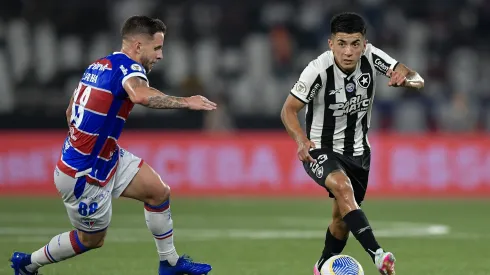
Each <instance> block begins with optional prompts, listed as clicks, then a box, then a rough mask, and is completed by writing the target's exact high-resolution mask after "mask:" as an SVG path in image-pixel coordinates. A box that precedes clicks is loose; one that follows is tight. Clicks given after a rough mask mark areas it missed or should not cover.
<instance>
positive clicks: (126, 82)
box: [11, 16, 216, 275]
mask: <svg viewBox="0 0 490 275" xmlns="http://www.w3.org/2000/svg"><path fill="white" fill-rule="evenodd" d="M165 32H166V26H165V24H164V23H163V22H162V21H160V20H158V19H152V18H149V17H146V16H133V17H131V18H129V19H128V20H127V21H126V22H125V23H124V26H123V28H122V31H121V34H122V49H121V51H120V52H115V53H113V54H110V55H108V56H106V57H103V58H101V59H99V60H97V61H95V62H94V63H92V64H91V65H90V66H88V68H87V69H86V70H85V73H84V74H83V76H82V78H81V80H80V82H79V84H78V87H77V88H76V89H75V91H74V93H73V96H72V99H71V100H70V105H69V106H68V109H67V112H66V115H67V122H68V125H69V129H70V130H69V134H68V135H67V137H66V139H65V141H64V144H63V148H62V152H61V156H60V158H59V161H58V163H57V165H56V168H55V171H54V182H55V185H56V187H57V189H58V191H59V193H60V194H61V196H62V199H63V202H64V204H65V206H66V209H67V212H68V216H69V218H70V221H71V223H72V225H73V226H74V228H75V229H74V230H72V231H68V232H65V233H61V234H59V235H57V236H55V237H53V238H52V239H51V241H50V242H49V243H47V244H46V245H45V246H43V247H42V248H40V249H39V250H37V251H35V252H33V253H32V254H26V253H22V252H14V254H13V255H12V258H11V262H12V268H13V269H14V274H15V275H21V274H22V275H32V274H38V270H39V268H40V267H42V266H44V265H47V264H52V263H57V262H60V261H63V260H66V259H69V258H72V257H74V256H77V255H79V254H82V253H84V252H87V251H89V250H91V249H96V248H99V247H101V246H102V245H103V243H104V238H105V235H106V231H107V228H108V226H109V224H110V221H111V216H112V199H113V198H118V197H120V196H123V197H127V198H132V199H136V200H139V201H141V202H143V203H144V209H145V210H144V212H145V218H146V223H147V226H148V229H149V230H150V231H151V233H152V234H153V237H154V239H155V243H156V246H157V251H158V254H159V257H160V265H159V275H177V274H193V275H200V274H207V273H208V272H209V271H210V270H211V266H210V265H208V264H204V263H197V262H193V261H192V260H191V259H190V258H189V257H187V256H180V257H179V255H178V254H177V251H176V249H175V246H174V242H173V222H172V217H171V214H170V201H169V197H170V188H169V187H168V186H167V185H166V184H165V183H164V182H163V181H162V180H161V178H160V176H159V175H158V174H157V173H156V172H155V171H154V170H153V169H152V168H151V167H150V166H149V165H148V164H146V163H145V162H144V161H143V160H142V159H141V158H139V157H137V156H135V155H133V154H131V153H130V152H128V151H126V150H124V149H123V148H121V147H119V145H118V142H117V141H118V139H119V137H120V135H121V132H122V130H123V127H124V124H125V122H126V120H127V119H128V116H129V114H130V112H131V109H132V108H133V106H134V105H135V104H141V105H144V106H146V107H148V108H157V109H177V108H188V109H192V110H206V111H211V110H214V109H216V104H215V103H213V102H211V101H209V100H208V99H206V98H205V97H203V96H192V97H188V98H184V97H174V96H169V95H165V94H164V93H162V92H160V91H158V90H156V89H154V88H152V87H150V86H149V83H148V79H147V76H146V74H147V73H149V72H150V71H151V69H152V67H153V65H154V64H155V63H157V62H158V61H159V60H160V59H162V47H163V42H164V37H165Z"/></svg>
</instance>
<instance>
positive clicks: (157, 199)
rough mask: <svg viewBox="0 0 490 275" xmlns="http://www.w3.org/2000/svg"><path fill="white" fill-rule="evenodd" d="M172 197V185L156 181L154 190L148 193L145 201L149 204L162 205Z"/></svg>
mask: <svg viewBox="0 0 490 275" xmlns="http://www.w3.org/2000/svg"><path fill="white" fill-rule="evenodd" d="M169 198H170V187H169V186H168V185H166V184H165V183H163V182H161V181H160V182H158V183H155V185H154V188H152V192H150V193H149V194H148V198H147V199H146V200H145V203H147V204H149V205H160V204H162V203H163V202H165V201H167V200H168V199H169Z"/></svg>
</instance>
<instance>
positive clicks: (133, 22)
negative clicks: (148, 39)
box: [121, 15, 167, 39]
mask: <svg viewBox="0 0 490 275" xmlns="http://www.w3.org/2000/svg"><path fill="white" fill-rule="evenodd" d="M157 32H163V33H164V34H165V32H167V26H166V25H165V24H164V23H163V22H162V20H160V19H156V18H151V17H148V16H144V15H135V16H131V17H129V18H128V19H127V20H126V22H124V25H123V27H122V29H121V36H122V38H123V39H127V38H128V37H129V36H132V35H138V34H147V35H149V36H153V35H154V34H155V33H157Z"/></svg>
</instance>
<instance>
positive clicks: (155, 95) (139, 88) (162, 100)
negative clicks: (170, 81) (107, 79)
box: [124, 76, 216, 111]
mask: <svg viewBox="0 0 490 275" xmlns="http://www.w3.org/2000/svg"><path fill="white" fill-rule="evenodd" d="M124 89H125V90H126V92H127V93H128V95H129V99H130V100H131V101H132V102H133V103H135V104H141V105H143V106H146V107H148V108H153V109H182V108H188V109H191V110H207V111H210V110H214V109H216V104H215V103H214V102H211V101H209V100H208V99H207V98H205V97H203V96H191V97H176V96H169V95H166V94H164V93H162V92H160V91H159V90H157V89H154V88H152V87H150V86H148V82H146V81H145V80H144V79H142V78H140V77H137V76H134V77H131V78H129V79H128V80H126V82H124Z"/></svg>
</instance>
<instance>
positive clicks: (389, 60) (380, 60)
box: [367, 44, 398, 76]
mask: <svg viewBox="0 0 490 275" xmlns="http://www.w3.org/2000/svg"><path fill="white" fill-rule="evenodd" d="M367 50H368V51H369V52H370V53H371V55H372V59H371V60H372V62H373V65H374V68H375V69H376V72H377V73H378V74H381V75H385V76H386V74H387V73H388V70H390V69H391V70H395V68H396V66H397V65H398V61H396V60H395V59H394V58H393V57H391V56H389V55H388V54H387V53H385V52H384V51H382V50H380V49H378V48H376V47H375V46H373V45H371V44H368V49H367Z"/></svg>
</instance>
